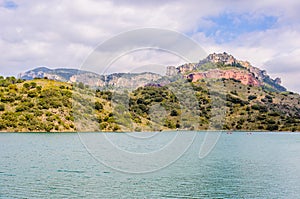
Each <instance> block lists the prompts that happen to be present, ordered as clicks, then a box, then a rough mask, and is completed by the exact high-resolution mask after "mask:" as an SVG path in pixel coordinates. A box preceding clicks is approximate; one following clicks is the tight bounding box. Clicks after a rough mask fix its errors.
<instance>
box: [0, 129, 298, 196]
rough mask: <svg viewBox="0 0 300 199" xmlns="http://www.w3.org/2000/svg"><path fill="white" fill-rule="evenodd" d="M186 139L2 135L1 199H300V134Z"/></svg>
mask: <svg viewBox="0 0 300 199" xmlns="http://www.w3.org/2000/svg"><path fill="white" fill-rule="evenodd" d="M211 133H212V132H211ZM184 134H185V135H183V134H182V133H179V132H164V133H158V132H156V133H131V134H127V133H123V134H120V133H109V134H103V133H87V134H76V133H61V134H60V133H53V134H52V133H26V134H25V133H1V134H0V151H1V153H0V198H299V195H300V134H299V133H298V134H297V133H268V132H266V133H258V132H253V133H252V134H251V135H249V134H247V133H246V132H234V133H233V134H230V135H229V134H226V133H222V134H220V135H217V134H214V135H216V137H214V138H213V140H215V141H216V144H215V145H214V143H213V142H211V143H209V142H208V143H209V144H208V145H209V146H210V147H211V149H212V150H211V151H210V150H209V152H210V153H208V154H207V155H205V156H203V157H201V158H200V157H199V153H201V151H200V149H201V146H203V143H204V142H206V143H207V141H205V139H206V136H207V133H206V132H184ZM104 139H105V140H106V141H104ZM107 140H108V141H109V142H107ZM109 143H110V144H111V146H113V148H110V147H111V146H109Z"/></svg>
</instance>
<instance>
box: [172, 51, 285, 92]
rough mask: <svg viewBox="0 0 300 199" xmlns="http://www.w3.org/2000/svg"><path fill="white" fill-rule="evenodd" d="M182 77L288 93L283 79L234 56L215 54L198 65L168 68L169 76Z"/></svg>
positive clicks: (190, 64) (189, 64)
mask: <svg viewBox="0 0 300 199" xmlns="http://www.w3.org/2000/svg"><path fill="white" fill-rule="evenodd" d="M171 74H172V75H174V74H175V75H180V76H182V77H185V78H188V79H190V80H191V81H193V82H195V81H197V80H199V79H202V78H226V79H230V78H231V79H235V80H239V81H241V82H242V83H243V84H249V85H255V86H263V87H265V88H267V89H269V90H272V91H286V89H285V88H284V87H283V86H281V85H280V84H281V79H280V78H278V77H277V78H275V79H272V78H271V77H270V76H269V75H268V74H267V72H266V71H265V70H260V69H259V68H257V67H254V66H252V65H251V64H250V62H248V61H241V60H237V59H236V58H234V57H233V56H232V55H230V54H228V53H226V52H224V53H213V54H210V55H208V56H207V57H206V58H205V59H203V60H200V61H199V62H198V63H187V64H183V65H181V66H178V67H175V66H168V67H167V75H169V76H170V75H171Z"/></svg>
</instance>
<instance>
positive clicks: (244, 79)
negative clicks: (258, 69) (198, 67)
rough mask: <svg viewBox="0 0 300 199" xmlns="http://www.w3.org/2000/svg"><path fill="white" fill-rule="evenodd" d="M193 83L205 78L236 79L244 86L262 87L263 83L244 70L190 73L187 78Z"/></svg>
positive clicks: (215, 70)
mask: <svg viewBox="0 0 300 199" xmlns="http://www.w3.org/2000/svg"><path fill="white" fill-rule="evenodd" d="M186 78H188V79H190V80H191V81H192V82H196V81H198V80H199V79H204V78H218V79H221V78H225V79H235V80H239V81H241V83H242V84H244V85H253V86H261V82H260V81H259V80H257V79H256V78H255V77H254V76H253V75H252V74H251V73H248V72H246V71H242V70H219V69H214V70H209V71H206V72H195V73H190V74H188V75H187V76H186Z"/></svg>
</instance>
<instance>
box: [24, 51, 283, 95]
mask: <svg viewBox="0 0 300 199" xmlns="http://www.w3.org/2000/svg"><path fill="white" fill-rule="evenodd" d="M176 76H177V77H180V78H184V79H189V80H190V81H192V82H196V81H198V80H199V79H203V78H215V79H216V78H217V79H222V78H225V79H235V80H238V81H241V83H242V84H245V85H254V86H261V87H263V88H264V89H266V90H270V91H278V92H283V91H286V88H284V87H283V86H282V85H280V84H281V80H280V78H275V79H272V78H271V77H270V76H269V75H268V74H267V72H266V71H265V70H260V69H259V68H257V67H254V66H252V65H251V64H250V63H249V62H248V61H241V60H237V59H236V58H235V57H233V56H232V55H230V54H228V53H226V52H224V53H213V54H210V55H208V56H207V57H206V58H205V59H203V60H200V61H199V62H198V63H186V64H184V65H181V66H178V67H176V66H168V67H167V73H166V76H164V77H163V76H161V75H158V74H155V73H149V72H144V73H113V74H109V75H99V74H97V73H94V72H89V71H83V70H78V69H66V68H59V69H48V68H46V67H40V68H36V69H33V70H30V71H27V72H25V73H21V74H19V78H20V79H25V80H31V79H34V78H45V77H47V78H48V79H53V80H57V81H63V82H69V83H74V82H83V83H84V84H86V85H89V86H91V87H116V88H117V87H122V88H124V87H125V88H137V87H139V86H144V85H146V84H149V83H150V84H151V83H160V84H163V85H164V84H168V83H170V82H171V81H172V80H176V79H177V78H174V77H176Z"/></svg>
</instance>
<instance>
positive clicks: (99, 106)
mask: <svg viewBox="0 0 300 199" xmlns="http://www.w3.org/2000/svg"><path fill="white" fill-rule="evenodd" d="M95 109H96V110H97V111H100V110H102V109H103V105H102V104H101V103H100V102H95Z"/></svg>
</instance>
